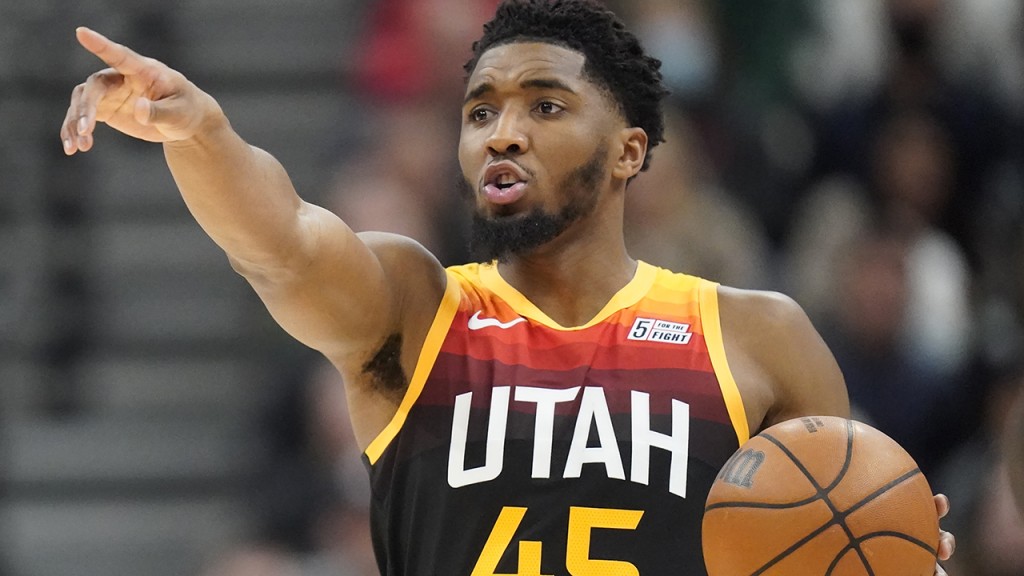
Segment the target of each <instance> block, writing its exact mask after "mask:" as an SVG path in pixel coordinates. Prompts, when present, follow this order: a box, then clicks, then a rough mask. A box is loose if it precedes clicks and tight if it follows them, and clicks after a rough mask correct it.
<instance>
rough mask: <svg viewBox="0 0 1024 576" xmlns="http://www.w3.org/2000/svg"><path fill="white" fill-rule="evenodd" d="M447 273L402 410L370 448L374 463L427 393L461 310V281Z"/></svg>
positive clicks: (368, 452)
mask: <svg viewBox="0 0 1024 576" xmlns="http://www.w3.org/2000/svg"><path fill="white" fill-rule="evenodd" d="M446 275H447V277H448V278H447V284H448V285H447V286H446V287H445V290H444V296H443V297H442V298H441V304H440V306H438V308H437V313H436V314H435V315H434V321H433V323H431V325H430V330H429V331H428V332H427V339H426V340H425V341H424V342H423V348H422V349H421V350H420V356H419V359H418V360H416V368H415V369H414V370H413V373H412V380H410V381H409V389H408V390H406V391H405V396H404V397H403V398H402V403H401V404H400V405H399V406H398V411H397V412H395V415H394V416H393V417H392V418H391V422H389V423H388V425H387V426H386V427H384V430H381V432H380V434H378V435H377V437H376V438H374V439H373V442H370V445H369V446H367V448H366V457H367V458H368V459H369V461H370V465H373V464H375V463H376V462H377V460H378V459H380V457H381V455H382V454H383V453H384V450H385V449H387V447H388V445H389V444H391V441H392V440H394V439H395V436H398V431H399V430H401V429H402V425H403V424H405V419H406V418H407V417H408V416H409V411H410V410H412V406H413V404H415V403H416V400H418V399H419V397H420V393H422V392H423V386H424V385H425V384H426V383H427V376H429V375H430V371H431V370H432V369H433V368H434V361H436V360H437V354H438V353H439V352H440V351H441V345H442V344H444V339H445V337H446V336H447V335H448V329H449V328H451V325H452V320H453V319H454V318H455V313H456V312H458V310H459V302H460V300H461V292H460V290H459V281H458V279H456V278H454V277H453V276H452V274H451V272H446Z"/></svg>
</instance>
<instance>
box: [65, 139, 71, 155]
mask: <svg viewBox="0 0 1024 576" xmlns="http://www.w3.org/2000/svg"><path fill="white" fill-rule="evenodd" d="M64 151H65V152H71V140H70V139H68V138H65V139H64Z"/></svg>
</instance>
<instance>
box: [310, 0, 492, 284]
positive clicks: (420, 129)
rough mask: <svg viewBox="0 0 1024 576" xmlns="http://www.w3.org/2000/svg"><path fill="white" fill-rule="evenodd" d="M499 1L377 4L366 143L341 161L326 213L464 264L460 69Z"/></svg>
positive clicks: (365, 85) (371, 24) (390, 0)
mask: <svg viewBox="0 0 1024 576" xmlns="http://www.w3.org/2000/svg"><path fill="white" fill-rule="evenodd" d="M497 4H498V1H497V0H455V1H452V0H380V1H379V2H376V3H375V4H374V5H372V6H371V8H370V10H369V16H368V20H367V29H366V36H365V39H364V40H363V42H362V43H361V45H362V46H363V50H362V51H361V52H360V53H358V54H356V55H355V61H356V64H355V70H354V72H355V78H354V80H355V81H354V88H355V92H356V95H357V96H358V97H360V99H361V101H362V103H363V105H364V109H363V110H362V111H361V113H362V114H361V116H362V117H361V119H360V120H361V123H362V127H363V129H362V130H361V132H362V133H363V134H364V141H363V142H360V143H359V144H358V145H356V146H355V147H354V149H355V151H354V152H353V153H349V154H346V155H345V156H344V157H343V158H341V159H340V161H339V167H338V169H337V177H336V179H335V184H334V185H333V186H332V188H331V189H330V190H328V194H327V198H326V199H325V201H324V202H325V204H326V206H327V207H328V208H329V209H331V210H334V211H335V212H337V213H338V214H339V215H340V216H341V217H342V218H343V219H344V220H345V222H346V223H347V224H348V225H349V226H351V227H352V229H353V230H356V231H357V232H358V231H365V230H379V231H385V232H394V233H399V234H404V235H407V236H409V237H411V238H413V239H415V240H417V241H419V242H420V243H421V244H423V245H424V246H426V248H427V249H429V250H430V251H431V252H432V253H433V254H435V255H436V256H437V257H438V258H439V259H440V260H441V262H442V263H444V264H454V263H456V262H459V261H464V260H465V259H466V248H465V238H466V226H467V222H468V218H467V217H466V214H467V213H466V212H464V210H463V209H462V208H463V207H462V200H461V199H460V198H459V197H458V194H456V193H455V190H456V188H455V186H454V183H455V180H454V178H456V175H457V174H458V173H459V172H458V169H457V164H456V158H455V157H454V155H453V154H452V153H451V151H452V150H454V149H455V146H456V142H457V141H458V131H459V127H460V120H459V109H460V104H461V99H462V92H463V77H464V72H463V70H462V65H463V64H464V63H465V62H466V61H467V60H469V57H470V55H471V50H470V48H471V46H472V42H473V40H475V39H476V38H477V37H478V36H479V34H480V30H481V28H482V26H483V23H484V22H486V21H487V20H488V19H489V18H490V17H491V16H492V15H493V14H494V9H495V8H496V6H497Z"/></svg>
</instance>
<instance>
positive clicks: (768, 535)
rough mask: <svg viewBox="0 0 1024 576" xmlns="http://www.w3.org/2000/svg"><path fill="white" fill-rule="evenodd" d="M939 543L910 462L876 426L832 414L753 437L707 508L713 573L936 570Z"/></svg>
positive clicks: (892, 575)
mask: <svg viewBox="0 0 1024 576" xmlns="http://www.w3.org/2000/svg"><path fill="white" fill-rule="evenodd" d="M938 544H939V518H938V513H937V512H936V510H935V503H934V500H933V499H932V490H931V487H929V486H928V481H927V480H926V479H925V477H924V475H923V474H922V473H921V470H920V469H919V468H918V466H917V463H915V462H914V459H913V458H912V457H911V456H910V455H909V454H907V452H906V451H905V450H904V449H903V448H902V447H901V446H900V445H899V444H897V443H896V442H895V441H894V440H893V439H891V438H889V437H888V436H886V435H885V434H883V433H882V432H880V431H878V430H876V429H875V428H872V427H870V426H868V425H866V424H864V423H861V422H856V421H853V420H846V419H844V418H837V417H831V416H814V417H807V418H798V419H793V420H789V421H786V422H782V423H780V424H776V425H775V426H772V427H770V428H768V429H766V430H764V431H763V432H761V433H760V434H758V435H757V436H754V437H753V438H751V439H750V440H749V441H748V442H746V443H745V444H744V445H743V446H742V447H740V449H739V450H738V451H737V452H736V453H735V454H734V455H733V456H732V458H730V459H729V461H728V462H726V464H725V466H723V467H722V470H721V471H720V472H719V474H718V477H717V478H716V479H715V482H714V484H713V485H712V486H711V492H710V493H709V494H708V499H707V503H706V505H705V509H704V523H703V549H704V562H705V564H706V566H707V569H708V575H709V576H824V575H829V576H869V575H871V576H932V575H933V574H934V572H935V558H936V554H937V550H938Z"/></svg>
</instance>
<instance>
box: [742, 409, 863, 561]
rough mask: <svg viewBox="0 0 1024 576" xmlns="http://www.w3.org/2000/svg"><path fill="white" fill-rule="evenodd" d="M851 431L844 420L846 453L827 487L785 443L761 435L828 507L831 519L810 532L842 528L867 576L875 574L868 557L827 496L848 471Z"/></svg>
mask: <svg viewBox="0 0 1024 576" xmlns="http://www.w3.org/2000/svg"><path fill="white" fill-rule="evenodd" d="M853 432H854V428H853V421H851V420H847V421H846V455H845V457H844V460H843V466H842V467H841V468H840V469H839V473H838V474H836V477H835V479H834V480H833V481H832V482H831V483H830V484H829V485H828V487H827V488H823V487H822V486H820V485H819V484H818V482H817V480H815V478H814V476H812V475H811V473H810V471H809V470H807V467H806V466H804V464H803V462H801V461H800V459H799V458H797V457H796V455H795V454H793V453H792V452H791V451H790V450H789V448H787V447H786V445H785V444H783V443H782V442H780V441H779V440H778V439H777V438H775V437H774V436H772V435H771V434H762V436H764V437H765V438H767V439H768V441H769V442H771V443H772V444H775V446H777V447H778V448H779V450H781V451H782V453H783V454H785V455H786V456H787V457H788V458H789V459H790V461H791V462H793V464H794V465H795V466H796V467H797V468H798V469H799V470H800V472H802V473H803V475H804V477H805V478H807V481H808V482H810V483H811V486H812V487H814V489H815V490H817V492H818V498H820V499H821V501H822V502H824V503H825V505H826V506H828V509H829V510H830V511H831V512H832V519H831V520H829V521H828V522H826V523H825V524H824V525H823V526H822V527H820V528H819V529H818V530H815V531H813V532H812V534H813V535H817V534H820V533H821V532H823V531H824V530H827V529H828V528H829V527H830V526H832V525H838V526H839V527H840V528H842V529H843V532H845V533H846V538H847V540H848V541H849V542H850V545H852V546H853V547H854V548H853V549H854V550H855V551H856V552H857V556H859V557H860V560H861V564H863V565H864V569H865V570H867V572H868V576H875V573H874V571H873V570H872V569H871V564H869V563H868V559H867V556H866V555H865V554H864V551H863V550H861V549H860V546H858V545H856V544H855V542H856V539H855V538H854V535H853V531H852V530H850V527H849V526H848V525H847V524H846V516H845V515H844V514H843V513H842V512H840V511H839V509H838V508H836V506H835V504H833V503H832V500H830V499H829V497H828V495H829V492H831V491H832V490H833V489H834V488H835V487H836V486H838V485H839V482H840V481H842V479H843V477H844V476H846V473H847V472H848V471H849V468H850V464H851V462H852V461H853V435H854V434H853ZM816 499H817V498H815V500H816ZM805 540H806V538H805V539H803V540H801V542H803V543H806V542H805ZM802 545H803V544H801V546H802ZM790 553H792V550H789V549H787V550H786V551H783V553H782V554H781V555H779V556H776V557H775V558H773V559H772V560H770V561H769V562H768V564H766V565H764V566H762V567H761V568H762V570H761V571H762V572H763V570H764V569H767V568H768V567H770V566H771V565H772V564H775V563H776V562H778V561H780V560H781V559H782V558H785V557H786V555H788V554H790ZM755 574H756V573H755Z"/></svg>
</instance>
